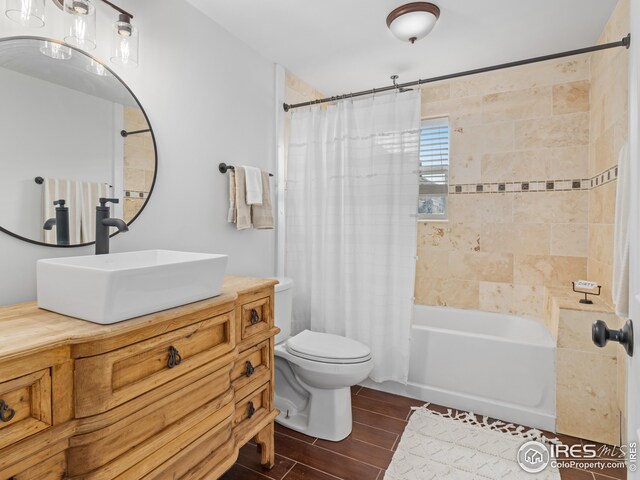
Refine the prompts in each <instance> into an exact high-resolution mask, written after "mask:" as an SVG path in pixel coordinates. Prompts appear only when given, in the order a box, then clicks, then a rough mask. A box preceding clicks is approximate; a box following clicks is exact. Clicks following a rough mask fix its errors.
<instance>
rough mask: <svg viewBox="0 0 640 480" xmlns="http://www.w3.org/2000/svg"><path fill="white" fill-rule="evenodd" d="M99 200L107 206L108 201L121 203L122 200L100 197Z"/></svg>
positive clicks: (102, 205)
mask: <svg viewBox="0 0 640 480" xmlns="http://www.w3.org/2000/svg"><path fill="white" fill-rule="evenodd" d="M99 202H100V206H101V207H106V206H107V202H111V203H120V200H119V199H117V198H100V200H99Z"/></svg>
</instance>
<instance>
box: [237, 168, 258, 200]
mask: <svg viewBox="0 0 640 480" xmlns="http://www.w3.org/2000/svg"><path fill="white" fill-rule="evenodd" d="M242 168H244V171H245V174H246V175H245V176H246V180H245V189H246V192H247V205H262V196H263V194H262V172H261V171H260V169H259V168H256V167H247V166H245V165H243V166H242Z"/></svg>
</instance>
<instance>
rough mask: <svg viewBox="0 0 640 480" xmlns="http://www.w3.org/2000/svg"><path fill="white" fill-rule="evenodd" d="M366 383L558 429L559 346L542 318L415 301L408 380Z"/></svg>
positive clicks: (425, 398)
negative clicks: (557, 352)
mask: <svg viewBox="0 0 640 480" xmlns="http://www.w3.org/2000/svg"><path fill="white" fill-rule="evenodd" d="M367 386H370V387H372V388H378V389H381V390H386V391H389V392H393V393H399V394H404V395H407V396H411V397H414V398H419V399H421V400H425V401H428V402H433V403H437V404H440V405H445V406H448V407H453V408H458V409H461V410H467V411H472V412H474V413H478V414H481V415H488V416H490V417H494V418H499V419H501V420H505V421H509V422H514V423H519V424H522V425H528V426H532V427H537V428H542V429H545V430H551V431H555V418H556V416H555V398H556V346H555V341H554V338H553V336H552V335H551V333H550V332H549V331H548V330H547V328H546V327H545V326H544V325H543V324H542V323H539V322H536V321H535V320H529V319H526V318H521V317H517V316H514V315H504V314H498V313H486V312H480V311H475V310H460V309H456V308H448V307H428V306H423V305H416V306H415V307H414V320H413V326H412V329H411V365H410V369H409V382H408V384H407V385H406V386H405V385H400V384H397V383H394V382H385V383H383V384H376V383H373V382H371V381H367Z"/></svg>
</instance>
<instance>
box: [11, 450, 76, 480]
mask: <svg viewBox="0 0 640 480" xmlns="http://www.w3.org/2000/svg"><path fill="white" fill-rule="evenodd" d="M66 471H67V457H66V455H65V453H64V452H60V453H58V454H57V455H55V456H54V457H51V458H49V459H47V460H45V461H44V462H40V463H38V464H36V465H35V466H32V467H31V468H28V469H27V470H25V471H23V472H20V473H18V474H17V475H14V476H13V477H10V480H61V479H63V478H65V476H66Z"/></svg>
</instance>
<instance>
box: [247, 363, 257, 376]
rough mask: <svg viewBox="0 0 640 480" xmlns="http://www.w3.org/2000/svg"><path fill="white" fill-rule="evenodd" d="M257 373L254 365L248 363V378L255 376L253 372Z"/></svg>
mask: <svg viewBox="0 0 640 480" xmlns="http://www.w3.org/2000/svg"><path fill="white" fill-rule="evenodd" d="M255 371H256V369H255V368H254V367H253V365H251V362H247V369H246V370H245V374H246V375H247V377H250V376H251V375H253V372H255Z"/></svg>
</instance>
